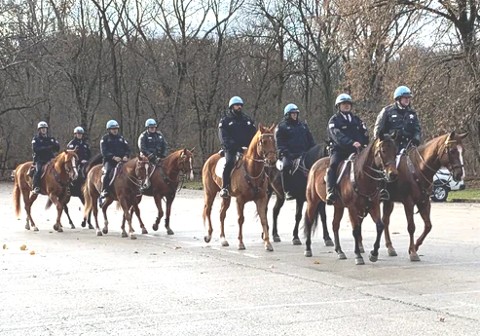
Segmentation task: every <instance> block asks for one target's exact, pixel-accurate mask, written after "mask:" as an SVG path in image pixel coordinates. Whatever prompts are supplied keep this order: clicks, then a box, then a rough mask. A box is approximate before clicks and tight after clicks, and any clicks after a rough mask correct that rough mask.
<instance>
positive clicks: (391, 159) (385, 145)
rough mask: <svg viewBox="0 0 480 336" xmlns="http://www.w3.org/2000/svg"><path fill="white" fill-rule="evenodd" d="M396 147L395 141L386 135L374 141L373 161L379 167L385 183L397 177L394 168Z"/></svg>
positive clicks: (395, 167) (395, 168)
mask: <svg viewBox="0 0 480 336" xmlns="http://www.w3.org/2000/svg"><path fill="white" fill-rule="evenodd" d="M396 154H397V146H396V145H395V141H394V140H393V139H392V138H391V137H390V136H388V135H385V136H383V137H381V138H379V139H377V140H376V141H375V144H374V161H375V165H376V166H377V167H379V168H380V169H381V170H382V171H383V174H384V175H385V179H386V180H387V182H391V181H393V180H395V179H396V178H397V176H398V171H397V166H396V162H395V159H396Z"/></svg>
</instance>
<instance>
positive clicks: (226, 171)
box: [222, 151, 237, 189]
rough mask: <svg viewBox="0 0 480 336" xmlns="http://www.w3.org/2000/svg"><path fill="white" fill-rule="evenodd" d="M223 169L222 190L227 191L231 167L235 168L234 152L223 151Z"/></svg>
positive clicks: (235, 154)
mask: <svg viewBox="0 0 480 336" xmlns="http://www.w3.org/2000/svg"><path fill="white" fill-rule="evenodd" d="M224 154H225V167H224V168H223V174H222V188H226V189H228V188H229V187H230V180H231V178H230V175H231V174H232V170H233V167H235V157H236V156H237V152H236V151H225V152H224Z"/></svg>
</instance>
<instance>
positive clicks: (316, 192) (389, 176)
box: [304, 137, 397, 265]
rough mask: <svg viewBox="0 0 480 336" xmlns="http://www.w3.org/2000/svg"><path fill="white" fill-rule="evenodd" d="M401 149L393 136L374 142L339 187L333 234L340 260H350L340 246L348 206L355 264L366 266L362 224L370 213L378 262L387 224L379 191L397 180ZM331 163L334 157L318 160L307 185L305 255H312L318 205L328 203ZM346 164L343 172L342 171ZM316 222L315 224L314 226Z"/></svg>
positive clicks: (348, 169)
mask: <svg viewBox="0 0 480 336" xmlns="http://www.w3.org/2000/svg"><path fill="white" fill-rule="evenodd" d="M396 151H397V147H396V146H395V143H394V141H393V140H392V139H391V138H390V137H386V138H385V139H384V140H380V139H376V140H375V141H373V142H371V143H370V144H369V145H368V146H367V147H366V148H365V149H364V150H363V151H362V152H360V154H358V156H357V158H356V159H355V160H354V161H353V162H351V163H350V164H348V166H347V167H346V169H345V174H343V175H342V177H341V179H340V182H339V184H338V186H337V187H338V190H339V194H340V199H339V200H337V201H335V202H334V204H333V205H334V207H335V209H334V215H333V222H332V226H333V233H334V235H335V251H336V252H337V254H338V258H339V259H346V256H345V253H344V252H343V251H342V248H341V246H340V239H339V236H338V229H339V227H340V221H341V219H342V217H343V213H344V210H345V207H346V208H348V213H349V217H350V222H351V225H352V230H353V237H354V238H355V256H356V258H355V263H356V264H357V265H363V264H364V263H365V262H364V260H363V257H362V255H361V254H360V253H361V249H360V244H361V223H362V220H363V218H364V217H365V216H366V215H367V213H369V214H370V216H371V217H372V219H373V221H374V222H375V224H376V227H377V237H376V240H375V243H374V245H373V250H372V251H371V252H370V257H369V259H370V261H372V262H375V261H377V259H378V249H379V248H380V239H381V236H382V232H383V228H384V225H383V223H382V220H381V216H380V200H379V190H380V183H381V182H382V181H384V180H385V179H386V180H387V181H390V180H393V179H395V178H396V176H397V169H396V166H395V154H396ZM329 163H330V158H323V159H320V160H318V161H317V162H316V163H315V164H314V165H313V166H312V168H311V169H310V172H309V174H308V182H307V210H306V211H305V227H304V230H305V235H306V237H307V239H306V243H305V244H306V249H305V256H306V257H311V256H312V249H311V234H312V226H313V230H314V231H315V228H316V224H317V222H316V221H314V220H313V219H314V217H315V216H316V211H317V207H318V204H319V203H320V202H325V200H326V185H325V174H326V171H327V168H328V166H329ZM345 164H347V163H345V162H344V163H342V164H341V165H340V167H339V171H341V170H342V167H343V165H345ZM312 222H313V223H312Z"/></svg>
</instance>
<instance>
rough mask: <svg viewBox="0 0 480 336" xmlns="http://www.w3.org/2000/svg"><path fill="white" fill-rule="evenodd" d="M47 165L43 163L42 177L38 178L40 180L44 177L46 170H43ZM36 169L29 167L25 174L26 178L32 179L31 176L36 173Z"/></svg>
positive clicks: (33, 166)
mask: <svg viewBox="0 0 480 336" xmlns="http://www.w3.org/2000/svg"><path fill="white" fill-rule="evenodd" d="M47 165H48V163H45V164H44V165H43V167H42V175H41V176H40V178H41V179H42V178H43V177H44V176H45V173H46V172H47V170H46V169H45V167H46V166H47ZM36 170H37V169H36V167H35V165H32V166H31V167H30V169H29V170H28V172H27V176H29V177H30V178H33V175H35V171H36Z"/></svg>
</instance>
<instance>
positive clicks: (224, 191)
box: [220, 188, 230, 198]
mask: <svg viewBox="0 0 480 336" xmlns="http://www.w3.org/2000/svg"><path fill="white" fill-rule="evenodd" d="M220 197H222V198H228V197H230V193H229V192H228V189H227V188H222V190H220Z"/></svg>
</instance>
